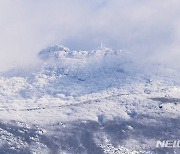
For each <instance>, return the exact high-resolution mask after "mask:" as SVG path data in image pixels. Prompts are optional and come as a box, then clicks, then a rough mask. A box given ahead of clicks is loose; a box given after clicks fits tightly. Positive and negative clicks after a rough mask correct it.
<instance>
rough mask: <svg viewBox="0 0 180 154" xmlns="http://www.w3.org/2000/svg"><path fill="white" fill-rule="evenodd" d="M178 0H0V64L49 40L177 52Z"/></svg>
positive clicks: (20, 58) (143, 53) (29, 56)
mask: <svg viewBox="0 0 180 154" xmlns="http://www.w3.org/2000/svg"><path fill="white" fill-rule="evenodd" d="M179 14H180V1H178V0H151V1H143V0H111V1H110V0H109V1H108V0H86V1H84V0H53V1H52V0H28V1H25V0H0V21H1V22H0V54H1V56H0V69H3V68H9V67H10V66H11V65H13V64H14V63H15V64H27V63H31V62H34V61H35V56H36V54H37V52H38V51H39V50H40V49H41V48H43V47H46V46H48V45H50V44H53V43H62V44H63V43H64V44H65V45H67V46H70V47H72V48H77V47H78V48H82V49H89V48H91V49H92V48H94V47H96V46H97V45H98V43H99V41H100V40H103V41H104V42H105V43H106V44H107V45H108V46H110V47H114V48H123V49H128V50H131V51H132V52H136V53H137V57H141V58H142V57H143V58H144V57H149V58H150V59H153V60H154V59H156V60H158V61H163V62H166V63H171V62H172V61H175V65H178V64H179V60H177V57H179V56H180V51H179V49H180V46H179V41H180V31H179V25H180V24H179V23H180V20H179Z"/></svg>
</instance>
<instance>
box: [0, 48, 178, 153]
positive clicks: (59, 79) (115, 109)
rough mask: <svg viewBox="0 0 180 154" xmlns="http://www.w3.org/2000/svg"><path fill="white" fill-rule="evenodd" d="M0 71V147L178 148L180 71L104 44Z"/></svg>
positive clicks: (53, 52) (56, 51)
mask: <svg viewBox="0 0 180 154" xmlns="http://www.w3.org/2000/svg"><path fill="white" fill-rule="evenodd" d="M38 56H39V58H40V59H41V65H38V66H37V68H36V69H31V70H29V69H23V70H22V69H14V70H9V71H8V72H2V73H1V77H0V98H1V103H0V117H1V122H0V129H1V138H0V143H1V144H0V145H1V149H0V151H2V153H43V154H44V153H68V154H69V153H70V154H73V153H75V154H76V153H82V154H85V153H88V154H96V153H97V154H99V153H109V154H111V153H119V154H121V153H165V152H169V153H178V152H180V150H179V149H178V148H169V149H166V148H165V149H163V148H156V141H157V140H160V139H171V140H172V139H179V137H180V136H179V135H180V125H179V122H180V120H179V116H180V103H179V102H180V73H179V72H177V71H175V70H172V69H168V68H166V67H164V66H161V65H156V64H153V65H152V64H146V65H144V64H142V63H140V62H139V61H137V60H136V59H134V56H133V55H132V54H131V53H128V52H126V51H122V50H112V49H109V48H98V49H96V50H94V51H71V50H69V49H68V48H66V47H63V46H60V45H54V46H50V47H48V48H46V49H43V50H42V51H40V52H39V54H38Z"/></svg>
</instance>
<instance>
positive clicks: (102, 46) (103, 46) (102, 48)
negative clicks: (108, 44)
mask: <svg viewBox="0 0 180 154" xmlns="http://www.w3.org/2000/svg"><path fill="white" fill-rule="evenodd" d="M100 47H101V49H103V48H104V46H103V42H102V40H101V46H100Z"/></svg>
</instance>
